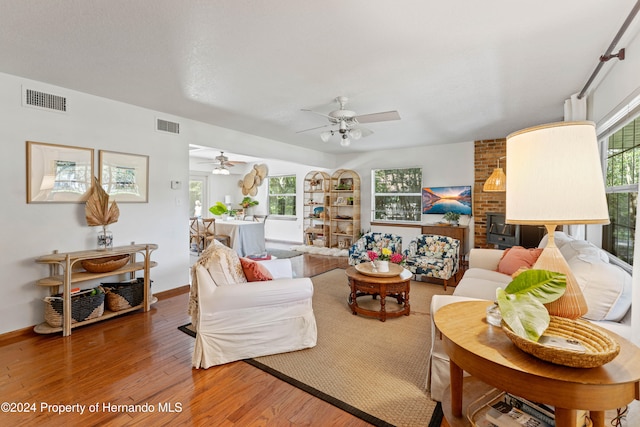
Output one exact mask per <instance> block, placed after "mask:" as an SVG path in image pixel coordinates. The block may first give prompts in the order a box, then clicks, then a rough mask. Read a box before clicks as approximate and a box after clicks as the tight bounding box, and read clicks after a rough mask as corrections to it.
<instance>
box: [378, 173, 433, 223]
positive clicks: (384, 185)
mask: <svg viewBox="0 0 640 427" xmlns="http://www.w3.org/2000/svg"><path fill="white" fill-rule="evenodd" d="M371 181H372V182H373V185H372V195H371V196H372V197H371V200H372V209H371V220H372V221H401V222H420V221H421V219H422V215H421V200H422V169H420V168H405V169H374V170H372V171H371Z"/></svg>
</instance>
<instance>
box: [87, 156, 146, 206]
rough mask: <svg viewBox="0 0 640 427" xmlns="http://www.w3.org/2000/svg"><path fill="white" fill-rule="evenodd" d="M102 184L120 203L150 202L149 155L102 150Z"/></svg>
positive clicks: (100, 169)
mask: <svg viewBox="0 0 640 427" xmlns="http://www.w3.org/2000/svg"><path fill="white" fill-rule="evenodd" d="M99 158H100V159H99V166H98V169H99V171H100V177H99V178H100V185H102V188H103V189H104V191H106V192H107V194H109V198H110V199H111V200H115V201H116V202H118V203H123V202H125V203H126V202H131V203H148V202H149V156H143V155H139V154H127V153H116V152H113V151H104V150H100V153H99Z"/></svg>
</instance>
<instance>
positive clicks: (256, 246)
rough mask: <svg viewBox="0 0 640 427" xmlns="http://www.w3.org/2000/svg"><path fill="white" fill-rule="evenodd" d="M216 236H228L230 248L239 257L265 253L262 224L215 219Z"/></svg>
mask: <svg viewBox="0 0 640 427" xmlns="http://www.w3.org/2000/svg"><path fill="white" fill-rule="evenodd" d="M216 234H218V235H220V234H221V235H226V236H229V237H230V238H231V248H232V249H234V250H235V251H236V252H237V253H238V255H239V256H241V257H246V256H248V255H256V254H263V253H264V252H266V249H265V241H264V222H256V221H243V220H237V219H229V220H222V219H217V220H216Z"/></svg>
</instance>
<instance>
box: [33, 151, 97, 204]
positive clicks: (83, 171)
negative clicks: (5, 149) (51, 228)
mask: <svg viewBox="0 0 640 427" xmlns="http://www.w3.org/2000/svg"><path fill="white" fill-rule="evenodd" d="M92 178H93V149H91V148H82V147H73V146H70V145H58V144H46V143H43V142H33V141H27V203H84V202H85V201H86V200H87V197H88V193H89V190H90V189H91V181H92Z"/></svg>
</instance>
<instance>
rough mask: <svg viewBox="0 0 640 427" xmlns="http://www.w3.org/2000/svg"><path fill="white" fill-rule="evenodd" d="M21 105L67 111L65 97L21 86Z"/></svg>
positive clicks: (61, 111) (60, 111)
mask: <svg viewBox="0 0 640 427" xmlns="http://www.w3.org/2000/svg"><path fill="white" fill-rule="evenodd" d="M22 105H24V106H25V107H33V108H39V109H42V110H47V111H56V112H59V113H66V112H67V98H65V97H64V96H59V95H53V94H51V93H46V92H41V91H38V90H33V89H27V88H25V87H23V88H22Z"/></svg>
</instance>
